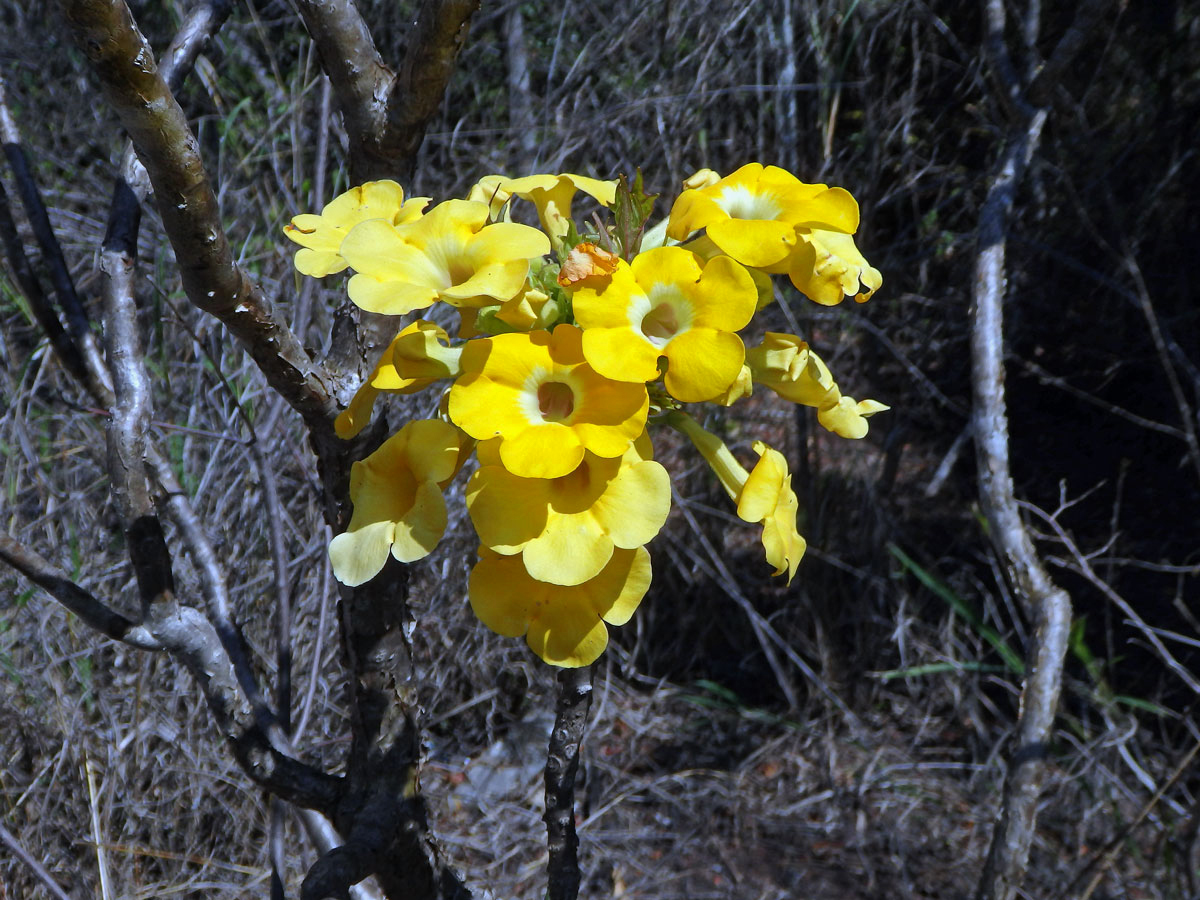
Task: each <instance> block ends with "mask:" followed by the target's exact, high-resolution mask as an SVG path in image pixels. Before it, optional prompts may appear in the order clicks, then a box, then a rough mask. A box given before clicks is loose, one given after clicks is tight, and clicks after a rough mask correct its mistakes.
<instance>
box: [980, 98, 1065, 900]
mask: <svg viewBox="0 0 1200 900" xmlns="http://www.w3.org/2000/svg"><path fill="white" fill-rule="evenodd" d="M1045 121H1046V111H1045V110H1039V111H1038V112H1037V113H1035V114H1034V115H1033V116H1032V117H1031V118H1030V119H1029V121H1028V123H1027V125H1026V127H1025V129H1024V130H1023V131H1022V132H1020V133H1018V134H1016V135H1015V136H1014V138H1013V139H1012V140H1011V141H1010V144H1009V147H1008V149H1007V150H1006V151H1005V154H1004V156H1003V157H1002V159H1001V161H1000V164H999V168H998V171H997V174H996V176H995V178H994V179H993V181H992V185H991V188H990V190H989V191H988V196H987V199H986V200H985V201H984V206H983V211H982V213H981V214H980V225H979V257H978V260H977V262H976V268H975V284H974V288H973V300H974V319H973V323H972V329H971V364H972V374H971V381H972V386H973V393H974V415H973V417H972V420H971V425H972V429H973V431H974V437H975V450H976V460H977V464H978V469H979V493H980V499H981V500H982V502H983V506H984V511H985V513H986V514H987V517H988V521H989V522H990V523H991V526H992V537H993V540H994V541H995V544H996V547H997V550H998V551H999V552H1000V555H1001V558H1002V559H1003V561H1004V563H1005V566H1006V569H1007V572H1008V575H1009V577H1010V578H1011V580H1012V583H1013V585H1014V586H1015V587H1016V592H1017V595H1018V596H1019V598H1020V599H1021V600H1022V606H1023V607H1024V609H1025V611H1026V614H1027V615H1029V617H1030V618H1032V619H1033V621H1034V622H1035V633H1034V638H1033V645H1032V647H1031V648H1030V651H1029V656H1028V665H1027V672H1028V674H1027V676H1026V679H1025V685H1024V688H1023V690H1022V693H1021V712H1020V716H1019V719H1018V723H1017V733H1016V736H1015V743H1014V748H1013V752H1012V754H1011V756H1010V758H1009V764H1008V772H1007V775H1006V777H1005V782H1004V797H1003V801H1002V806H1001V813H1000V819H999V821H998V822H997V824H996V830H995V832H994V834H993V835H992V844H991V848H990V849H989V852H988V858H987V862H986V863H985V865H984V870H983V874H982V876H981V878H980V884H979V888H978V892H977V894H976V897H977V900H1012V898H1013V897H1015V896H1016V893H1017V890H1018V888H1019V887H1020V884H1021V881H1022V879H1023V878H1024V875H1025V869H1026V866H1027V863H1028V860H1029V847H1030V844H1031V842H1032V840H1033V831H1034V823H1035V818H1036V815H1037V800H1038V795H1039V793H1040V791H1041V786H1042V779H1043V776H1044V772H1045V757H1046V755H1047V752H1048V746H1049V742H1050V739H1051V736H1052V734H1053V729H1054V716H1055V712H1056V710H1057V708H1058V698H1059V693H1060V691H1061V687H1062V668H1063V660H1064V658H1065V656H1066V651H1067V642H1068V638H1069V636H1070V630H1071V600H1070V597H1069V596H1068V595H1067V593H1066V591H1064V590H1062V589H1061V588H1059V587H1057V586H1056V585H1055V584H1054V583H1053V582H1052V581H1051V580H1050V576H1049V575H1047V573H1046V570H1045V569H1044V568H1043V566H1042V563H1041V561H1040V560H1039V559H1038V557H1037V553H1036V552H1035V550H1034V548H1033V542H1032V541H1031V540H1030V537H1029V533H1028V532H1027V531H1026V529H1025V526H1024V523H1022V521H1021V517H1020V511H1019V509H1018V506H1017V501H1016V498H1015V496H1014V494H1013V485H1012V474H1011V471H1010V468H1009V456H1008V414H1007V411H1006V408H1005V398H1004V335H1003V303H1004V294H1005V290H1006V286H1007V276H1006V272H1005V232H1006V230H1007V226H1008V215H1009V211H1010V210H1011V208H1012V203H1013V197H1014V195H1015V193H1016V188H1017V185H1018V184H1019V182H1020V179H1021V175H1022V174H1023V172H1024V170H1025V167H1026V165H1027V164H1028V162H1029V159H1030V156H1031V155H1032V154H1033V151H1034V149H1035V147H1036V146H1037V143H1038V139H1039V138H1040V136H1041V131H1042V126H1043V125H1044V124H1045Z"/></svg>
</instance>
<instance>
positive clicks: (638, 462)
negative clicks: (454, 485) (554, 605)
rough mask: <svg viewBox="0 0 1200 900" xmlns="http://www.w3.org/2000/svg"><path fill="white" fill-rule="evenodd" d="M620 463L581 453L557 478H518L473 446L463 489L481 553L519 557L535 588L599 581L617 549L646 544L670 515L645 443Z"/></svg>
mask: <svg viewBox="0 0 1200 900" xmlns="http://www.w3.org/2000/svg"><path fill="white" fill-rule="evenodd" d="M637 443H638V445H640V446H638V447H637V448H633V447H631V448H630V450H629V451H628V452H627V453H626V454H625V455H624V456H622V457H618V458H614V459H605V458H604V457H601V456H596V455H595V454H593V453H585V454H584V458H583V462H581V463H580V464H579V465H578V466H576V468H575V469H574V471H572V472H568V473H567V474H566V475H561V476H559V477H558V478H521V477H519V476H517V475H513V474H512V473H511V472H509V471H508V470H507V469H506V468H504V467H503V466H502V465H501V464H500V459H499V456H498V454H496V452H495V450H494V449H493V447H492V446H491V445H490V442H489V443H485V444H481V445H480V450H479V457H480V463H481V468H480V469H479V470H478V471H477V472H476V473H475V474H474V475H472V476H471V480H470V481H469V482H468V483H467V509H468V510H469V511H470V514H471V521H472V522H473V523H474V524H475V531H476V532H477V533H478V534H479V539H480V540H481V541H482V542H483V544H484V546H486V547H488V548H490V549H492V550H495V551H496V552H497V553H501V554H505V555H512V554H517V553H520V554H521V555H522V558H523V559H524V564H525V569H526V571H527V572H528V573H529V574H530V575H531V576H533V577H534V578H536V579H537V580H538V581H544V582H548V583H551V584H560V585H576V584H581V583H583V582H585V581H589V580H591V579H592V578H594V577H596V575H598V574H599V572H600V570H601V569H603V568H604V567H605V566H606V565H607V564H608V561H609V560H610V559H611V558H612V555H613V553H614V552H615V551H616V550H617V549H618V548H619V549H624V550H632V549H633V548H635V547H640V546H642V545H643V544H646V543H648V542H649V541H650V540H651V539H652V538H653V537H654V536H655V535H656V534H658V532H659V529H661V528H662V526H663V523H664V522H666V520H667V513H668V512H669V511H670V509H671V479H670V476H669V475H668V474H667V470H666V469H664V468H663V467H662V466H661V465H659V464H658V463H656V462H654V461H653V460H652V459H650V458H649V456H650V440H649V437H648V436H645V435H643V438H642V439H641V440H639V441H638V442H637Z"/></svg>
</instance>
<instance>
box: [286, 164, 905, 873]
mask: <svg viewBox="0 0 1200 900" xmlns="http://www.w3.org/2000/svg"><path fill="white" fill-rule="evenodd" d="M579 192H582V193H584V194H587V195H588V196H590V197H591V198H592V199H593V200H594V201H595V202H596V203H597V204H598V205H599V206H601V207H605V208H607V209H608V210H609V212H610V213H611V222H610V223H608V224H605V223H603V222H601V221H600V220H599V219H598V218H597V219H596V220H595V221H594V223H593V225H592V226H591V227H584V228H582V229H581V228H580V225H579V224H578V223H577V222H576V221H575V220H573V219H572V217H571V209H572V202H573V200H574V198H575V197H576V195H577V194H578V193H579ZM521 202H525V203H531V204H532V205H533V207H534V209H535V210H536V214H537V218H538V222H539V224H540V227H539V228H535V227H532V226H529V225H523V224H519V223H517V222H514V221H513V220H512V212H513V207H514V205H516V204H519V203H521ZM429 203H430V200H429V199H428V198H423V197H422V198H406V197H405V194H404V191H403V189H402V188H401V186H400V185H398V184H396V183H395V182H391V181H375V182H369V183H367V184H364V185H361V186H359V187H356V188H353V189H351V190H350V191H347V192H346V193H344V194H342V195H341V196H339V197H337V198H335V199H334V200H332V201H331V202H330V203H329V204H328V205H326V206H325V208H324V209H323V210H322V211H321V213H320V214H319V215H312V214H306V215H298V216H296V217H295V218H294V219H293V220H292V222H291V224H290V225H288V226H287V228H286V229H285V233H286V234H287V236H288V237H289V238H290V239H291V240H293V241H294V242H296V243H297V244H299V245H300V248H301V249H299V250H298V251H297V253H296V260H295V262H296V268H297V269H298V270H299V271H300V272H302V273H303V274H305V275H310V276H314V277H323V276H326V275H331V274H334V273H337V272H341V271H344V270H349V271H350V272H352V274H351V276H350V278H349V280H348V282H347V290H348V293H349V296H350V299H351V301H353V302H354V303H355V304H356V305H358V306H359V307H361V308H362V309H364V310H366V311H369V312H373V313H380V314H384V315H391V316H397V317H410V316H411V315H412V314H414V313H418V312H420V311H422V310H426V309H429V308H430V307H432V306H434V305H435V304H438V303H443V304H448V305H449V306H451V307H454V308H455V309H456V310H457V312H458V327H457V330H456V333H455V334H454V335H450V334H449V333H448V332H447V331H446V330H444V329H443V328H442V327H441V326H440V325H437V324H435V323H433V322H431V321H427V320H424V319H421V318H416V319H414V320H412V321H409V322H407V323H406V324H403V327H400V326H399V325H398V326H397V333H396V335H395V338H394V339H393V340H392V341H391V343H390V345H389V346H388V347H387V349H386V350H385V352H384V353H383V355H382V357H381V358H380V359H379V361H378V363H377V364H376V366H375V368H374V370H373V371H372V372H371V374H370V375H369V377H368V378H367V379H366V381H365V382H364V383H363V384H362V386H361V387H360V388H359V389H358V391H357V393H356V394H355V395H354V397H353V399H352V400H351V402H350V404H349V406H348V407H347V408H346V409H345V410H344V411H343V412H342V413H341V415H340V416H339V417H338V419H337V422H336V428H337V432H338V434H339V436H341V437H343V438H346V439H349V438H352V437H354V436H355V435H357V434H358V433H359V432H360V431H361V430H362V429H363V428H364V427H365V426H366V424H367V423H368V421H369V420H370V418H371V415H372V412H373V409H374V406H375V404H376V403H377V402H378V400H379V399H380V395H382V394H411V393H415V392H418V391H423V390H426V389H431V388H432V389H438V390H441V391H442V394H441V402H440V404H439V415H438V416H437V417H436V418H432V419H426V420H419V421H412V422H408V423H407V424H405V425H404V426H403V427H402V428H400V429H399V431H397V432H396V433H395V434H394V435H392V436H391V437H390V438H388V439H387V440H386V441H385V442H384V443H383V444H382V445H381V446H380V447H379V449H377V450H376V451H375V452H374V453H372V454H370V455H369V456H368V457H366V458H365V459H363V460H360V461H359V462H356V463H355V464H354V466H353V469H352V472H351V480H350V498H351V501H352V502H353V505H354V513H353V516H352V518H351V521H350V524H349V527H348V528H347V530H346V532H345V533H343V534H340V535H337V536H336V537H335V538H334V539H333V541H332V542H331V544H330V547H329V556H330V560H331V562H332V565H333V571H334V574H335V576H336V577H337V578H338V580H339V581H341V582H342V583H343V584H346V585H349V586H355V585H359V584H363V583H365V582H367V581H369V580H371V579H372V578H374V577H376V576H377V575H379V573H380V572H381V571H382V570H383V569H384V565H385V563H386V562H387V559H388V557H389V555H390V556H392V557H394V558H395V559H397V560H399V561H400V562H405V563H410V562H415V561H416V560H419V559H421V558H423V557H425V556H427V555H428V554H429V553H430V552H431V551H432V550H433V549H434V547H435V546H436V545H437V543H438V542H439V540H440V539H441V537H442V535H443V533H444V531H445V528H446V523H447V518H448V517H447V509H446V503H445V499H444V491H445V489H446V488H447V486H448V485H449V484H450V483H451V482H452V481H453V480H454V479H455V478H456V477H457V476H458V475H459V473H460V472H461V471H462V470H463V468H464V466H466V464H467V463H468V460H469V459H470V458H471V457H472V455H473V456H474V457H475V460H476V465H475V468H474V471H473V472H472V473H471V474H470V476H469V477H468V478H467V482H466V489H465V493H466V503H467V509H468V512H469V515H470V519H471V521H472V523H473V525H474V527H475V531H476V533H477V535H478V538H479V541H480V549H479V559H478V561H477V562H476V563H475V565H474V568H473V569H472V571H471V576H470V581H469V599H470V604H471V607H472V609H473V610H474V612H475V614H476V615H477V616H478V617H479V619H480V620H481V621H482V622H483V623H484V624H485V625H487V626H488V627H489V628H491V629H492V630H493V631H495V632H497V633H499V634H501V635H505V636H508V637H521V636H524V638H525V641H526V643H527V644H528V645H529V647H530V649H531V650H532V651H533V652H534V653H535V654H536V655H537V656H538V657H539V658H540V659H542V660H543V661H545V662H547V663H549V664H550V665H553V666H559V667H562V668H565V669H578V668H581V667H585V666H589V665H591V663H593V662H595V661H596V659H598V658H599V657H600V655H601V654H602V653H603V652H604V650H605V648H606V646H607V644H608V626H619V625H623V624H625V623H626V622H627V621H629V619H630V618H631V617H632V616H633V614H634V613H635V612H636V610H637V608H638V606H639V604H640V603H641V602H642V599H643V598H644V596H645V595H646V592H647V590H648V589H649V587H650V583H651V562H650V555H649V553H648V552H647V550H646V545H647V544H648V543H649V542H650V541H651V540H652V539H653V538H654V537H655V535H657V534H658V532H659V530H660V529H661V528H662V527H663V525H664V523H665V522H666V519H667V515H668V513H669V511H670V503H671V483H670V473H669V472H668V471H667V469H666V468H665V467H663V466H662V465H661V464H660V463H659V462H657V461H656V460H655V459H654V448H653V445H652V440H651V430H652V429H655V428H663V427H666V428H673V429H675V430H677V431H679V432H681V433H683V434H684V435H686V436H687V437H688V438H689V439H690V440H691V442H692V443H693V444H694V445H695V447H696V449H697V450H699V452H700V453H701V455H702V456H703V457H704V459H705V460H706V461H707V462H708V463H709V465H710V466H711V467H712V469H713V472H714V473H715V474H716V476H717V478H718V480H719V482H720V484H721V486H722V487H723V488H724V489H725V491H726V493H728V494H729V497H730V500H731V501H732V503H733V504H734V507H735V509H736V512H737V515H738V517H739V518H741V519H742V520H744V521H745V522H747V523H750V524H757V525H760V526H761V527H762V544H763V548H764V551H765V556H766V561H767V563H768V564H769V565H771V566H772V567H773V570H774V574H776V575H783V574H785V573H786V575H787V580H788V583H790V582H791V580H792V578H793V577H794V576H795V574H796V569H797V566H798V565H799V563H800V559H801V557H802V556H803V554H804V551H805V546H806V545H805V541H804V538H803V537H802V536H801V535H800V534H799V532H798V531H797V527H796V514H797V501H796V495H795V492H794V490H793V489H792V485H791V476H790V473H789V470H788V465H787V461H786V459H785V458H784V456H783V455H782V454H781V453H780V452H779V451H778V450H775V449H773V448H771V447H768V446H767V445H766V444H764V443H763V442H761V441H758V442H755V444H754V445H753V449H754V452H755V454H756V455H757V459H756V460H755V461H754V463H753V465H752V467H751V468H750V469H749V470H747V469H746V468H745V467H744V466H743V464H742V463H741V462H740V461H739V460H738V459H737V458H736V457H735V456H734V454H733V453H732V452H731V451H730V450H729V448H728V447H727V446H726V445H725V444H724V443H723V442H722V441H721V440H720V438H718V437H717V436H716V435H714V434H713V433H712V432H710V431H708V430H706V429H705V428H704V427H703V425H702V424H701V423H702V421H703V419H704V416H705V412H704V410H705V407H704V406H703V405H702V404H714V405H717V406H725V407H727V406H731V405H733V404H735V403H736V402H737V401H739V400H741V399H743V398H745V397H747V396H749V395H750V393H751V392H752V390H753V387H754V385H755V384H758V385H761V386H763V387H766V388H768V389H770V390H772V391H774V392H775V393H777V394H778V395H780V396H782V397H784V398H785V399H788V400H791V401H793V402H795V403H798V404H802V405H804V406H810V407H814V408H815V409H816V410H817V420H818V422H819V423H820V424H821V425H822V426H824V427H825V428H826V429H828V430H830V431H832V432H834V433H836V434H838V435H840V436H842V437H846V438H861V437H863V436H864V435H865V434H866V433H867V427H868V424H867V417H869V416H871V415H873V414H874V413H876V412H880V411H882V410H885V409H887V407H886V406H884V405H883V404H881V403H878V402H876V401H874V400H860V401H856V400H855V399H854V398H852V397H847V396H844V395H843V394H842V393H841V391H840V390H839V388H838V386H837V383H836V381H835V380H834V378H833V376H832V374H831V373H830V371H829V369H828V367H827V366H826V365H825V363H824V362H823V361H822V360H821V358H820V357H819V356H818V355H817V354H816V353H815V352H814V351H813V350H812V348H811V347H809V345H808V344H807V342H806V341H804V340H803V339H802V338H800V337H799V336H797V335H792V334H781V333H774V332H767V333H766V335H765V337H764V338H763V340H762V342H761V343H760V344H758V345H757V346H754V347H750V348H747V347H746V346H745V345H744V343H743V341H742V339H741V338H740V337H739V336H738V332H739V331H742V330H743V329H745V328H746V327H747V326H748V325H749V324H750V323H751V321H752V319H753V317H754V315H755V314H756V313H757V312H758V311H759V310H761V309H763V308H764V307H765V306H767V305H768V304H769V303H771V302H772V301H773V299H774V285H773V283H772V276H786V277H787V278H788V280H789V281H790V282H791V284H792V285H794V286H795V288H796V289H797V290H799V291H800V292H801V293H802V294H804V295H805V296H807V297H809V298H810V299H811V300H813V301H815V302H817V303H820V304H822V305H833V304H836V303H840V302H841V301H842V300H843V299H844V298H846V297H853V298H854V299H855V300H857V301H858V302H863V301H865V300H867V299H868V298H869V297H870V296H871V295H872V294H873V293H874V292H875V291H876V290H877V289H878V288H879V286H880V284H881V281H882V279H881V276H880V274H879V272H878V271H877V270H875V269H874V268H872V267H871V266H870V265H869V264H868V263H867V261H866V260H865V259H864V258H863V256H862V254H861V253H860V252H859V250H858V248H857V246H856V245H855V242H854V237H853V235H854V234H855V232H856V231H857V229H858V225H859V211H858V205H857V203H856V202H855V200H854V198H853V197H852V196H851V195H850V194H849V193H848V192H847V191H845V190H843V189H842V188H838V187H832V188H831V187H828V186H826V185H824V184H806V183H804V182H802V181H800V180H799V179H798V178H796V177H795V176H794V175H792V174H791V173H789V172H786V171H784V170H782V169H779V168H777V167H774V166H766V167H764V166H762V165H761V164H758V163H751V164H749V165H746V166H743V167H742V168H740V169H738V170H737V171H735V172H733V173H732V174H730V175H728V176H726V177H724V178H722V177H720V176H718V175H717V174H716V173H714V172H712V171H710V170H702V171H701V172H698V173H697V174H696V175H694V176H693V177H692V178H690V179H688V181H687V182H685V184H684V189H683V191H682V192H681V193H680V194H679V195H678V197H677V198H676V199H675V201H674V203H673V205H672V207H671V210H670V213H669V215H668V217H667V218H666V219H663V220H662V221H660V222H658V223H657V224H655V225H653V226H649V223H650V218H651V215H652V209H653V204H654V197H651V196H648V195H646V194H645V193H644V191H643V189H642V185H641V179H640V176H639V177H638V178H637V179H635V180H634V181H633V183H632V184H631V183H629V182H627V181H626V180H625V179H624V178H622V179H620V180H618V181H599V180H596V179H592V178H585V177H582V176H578V175H570V174H561V175H531V176H527V177H524V178H505V177H502V176H498V175H493V176H488V177H486V178H484V179H482V180H481V181H480V182H479V183H478V184H477V185H475V187H474V188H472V190H471V191H470V193H469V194H468V196H467V198H466V199H462V200H459V199H454V200H447V201H444V202H442V203H439V204H438V205H436V206H434V207H433V208H432V209H428V204H429ZM648 226H649V227H648ZM401 321H402V320H401ZM562 704H563V698H562V697H560V709H561V708H562ZM556 731H557V727H556ZM574 752H575V753H576V754H577V752H578V745H577V743H576V744H575V746H574ZM560 762H561V763H563V764H565V765H567V766H568V768H572V767H573V766H574V760H567V759H564V760H561V761H560ZM569 780H570V781H572V782H573V777H572V778H570V779H569ZM547 785H548V792H549V786H550V777H549V773H548V776H547ZM557 799H558V801H560V802H561V800H562V797H561V796H559V797H558V798H557ZM568 800H569V795H568ZM567 808H568V809H569V808H570V807H569V806H568V807H567ZM548 814H549V810H548ZM551 828H552V832H553V828H554V826H553V825H552V826H551ZM573 837H574V835H573V828H572V829H571V838H572V839H573ZM568 843H570V841H568ZM553 866H554V861H553V859H552V868H553ZM567 882H568V887H567V889H566V893H564V894H563V896H573V891H574V890H577V887H578V879H577V878H576V879H575V882H574V883H575V887H574V889H571V888H570V887H569V882H570V879H567ZM556 893H557V892H556Z"/></svg>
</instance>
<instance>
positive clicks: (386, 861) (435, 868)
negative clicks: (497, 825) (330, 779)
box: [301, 560, 470, 900]
mask: <svg viewBox="0 0 1200 900" xmlns="http://www.w3.org/2000/svg"><path fill="white" fill-rule="evenodd" d="M407 589H408V570H407V568H406V567H405V566H403V565H401V564H400V563H397V562H395V561H394V560H389V562H388V564H387V566H386V567H385V568H384V570H383V572H382V573H380V575H379V576H378V577H376V578H375V579H373V580H372V581H370V582H368V583H367V584H365V585H363V586H362V587H360V588H356V589H354V590H344V591H343V593H342V603H341V619H342V623H341V624H342V646H343V649H344V652H345V654H346V664H347V668H348V669H349V670H350V671H351V673H352V677H353V682H352V685H353V690H352V691H351V701H352V705H351V733H352V735H353V740H352V743H351V748H350V756H349V759H348V766H347V774H346V781H347V786H346V790H345V793H344V797H343V800H342V803H341V804H340V805H339V807H338V808H337V810H336V811H335V813H334V816H333V824H334V826H335V827H336V828H337V829H338V831H339V832H341V833H342V834H343V835H345V842H344V843H343V845H342V846H340V847H337V848H334V849H333V850H331V851H330V852H329V853H326V854H324V855H323V856H322V857H321V858H320V859H319V860H318V861H317V863H316V864H315V865H314V866H313V867H312V869H310V870H309V873H308V875H307V876H306V877H305V880H304V885H303V889H302V893H301V897H303V898H306V900H310V898H323V897H344V896H346V892H347V891H348V890H349V888H350V886H351V885H353V884H355V883H356V882H358V881H359V880H361V879H362V878H365V877H366V876H367V875H371V874H374V875H375V876H376V877H377V878H378V880H379V884H380V885H381V887H382V888H383V890H384V893H385V894H386V895H387V896H403V897H409V898H412V900H467V898H469V896H470V895H469V894H468V893H467V891H466V889H465V888H464V887H463V885H462V883H461V881H460V880H459V879H458V877H457V875H455V873H454V872H453V871H452V870H451V869H450V868H449V867H448V866H447V865H446V864H445V863H444V862H443V861H442V860H441V857H440V851H439V849H438V847H437V846H436V844H435V842H434V840H433V837H432V835H431V834H430V833H429V825H428V822H427V820H426V814H425V805H424V801H423V800H422V799H421V797H420V795H419V794H418V793H417V790H416V784H417V769H418V764H419V761H420V732H419V730H418V728H417V724H416V716H417V697H416V676H415V673H414V671H413V663H412V656H411V652H410V647H409V642H408V637H407V634H406V627H407V626H408V624H409V622H408V617H409V613H408V608H407V604H406V602H405V601H406V597H407Z"/></svg>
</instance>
